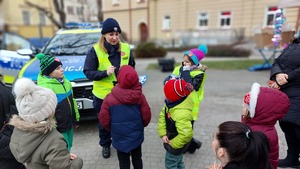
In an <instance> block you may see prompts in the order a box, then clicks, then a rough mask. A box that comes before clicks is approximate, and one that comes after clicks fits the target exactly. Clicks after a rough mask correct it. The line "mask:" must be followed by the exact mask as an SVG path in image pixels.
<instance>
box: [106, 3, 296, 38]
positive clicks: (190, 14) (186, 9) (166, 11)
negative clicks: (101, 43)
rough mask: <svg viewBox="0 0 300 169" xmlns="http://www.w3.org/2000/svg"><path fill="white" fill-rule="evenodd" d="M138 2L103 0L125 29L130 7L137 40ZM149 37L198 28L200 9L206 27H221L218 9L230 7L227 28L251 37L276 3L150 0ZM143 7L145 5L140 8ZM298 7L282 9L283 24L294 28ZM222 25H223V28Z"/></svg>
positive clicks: (143, 12) (142, 14) (142, 15)
mask: <svg viewBox="0 0 300 169" xmlns="http://www.w3.org/2000/svg"><path fill="white" fill-rule="evenodd" d="M147 1H148V0H145V3H142V4H139V3H137V1H136V0H132V1H131V2H129V0H121V1H120V4H118V5H112V1H111V0H106V1H104V5H103V9H104V17H105V18H107V17H115V18H116V19H117V20H118V21H119V22H120V24H121V27H122V29H123V30H124V31H126V32H128V31H129V30H130V27H129V22H130V14H129V13H130V12H129V8H130V9H131V31H129V32H132V34H131V37H132V41H138V40H139V33H138V23H140V22H141V21H145V23H146V24H147V21H148V19H147V15H148V12H147V5H148V2H147ZM149 4H150V9H149V14H150V19H149V25H150V33H149V35H150V37H149V39H150V40H151V39H159V40H164V41H171V40H172V38H173V37H174V33H175V32H176V31H179V30H185V31H188V30H191V31H194V30H198V28H197V16H198V14H199V13H200V12H207V13H208V15H209V24H208V29H220V26H219V25H220V23H219V22H220V13H221V12H222V11H231V27H230V29H237V30H241V29H243V30H244V33H245V36H246V37H252V36H253V35H254V33H255V32H256V31H257V30H261V29H263V28H265V27H266V23H265V22H266V13H267V10H268V7H271V6H277V4H278V1H275V0H248V1H245V0H213V1H208V0H180V1H179V0H150V3H149ZM143 7H144V8H143ZM297 13H298V9H297V8H287V9H284V14H285V16H286V18H287V20H286V25H287V26H286V28H290V27H292V28H293V30H294V27H295V23H296V19H297ZM166 15H169V16H170V17H171V29H170V30H167V31H166V30H162V25H163V18H164V16H166ZM223 29H224V28H223Z"/></svg>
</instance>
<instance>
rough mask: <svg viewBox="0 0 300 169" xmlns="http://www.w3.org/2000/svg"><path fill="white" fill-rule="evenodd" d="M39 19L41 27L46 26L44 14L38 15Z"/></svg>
mask: <svg viewBox="0 0 300 169" xmlns="http://www.w3.org/2000/svg"><path fill="white" fill-rule="evenodd" d="M39 19H40V24H41V25H46V15H45V13H44V12H40V13H39Z"/></svg>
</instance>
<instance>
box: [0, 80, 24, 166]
mask: <svg viewBox="0 0 300 169" xmlns="http://www.w3.org/2000/svg"><path fill="white" fill-rule="evenodd" d="M17 113H18V112H17V109H16V107H15V99H14V96H13V95H12V93H11V91H10V90H9V89H8V88H7V87H6V86H5V84H4V83H2V81H1V80H0V127H1V128H2V129H1V132H0V154H1V155H0V168H13V169H25V166H24V165H23V164H21V163H19V162H18V161H17V160H16V159H15V157H14V156H13V154H12V153H11V151H10V148H9V142H10V137H11V135H12V132H13V129H14V127H13V126H11V125H8V124H7V123H8V120H9V118H10V117H11V115H12V114H17Z"/></svg>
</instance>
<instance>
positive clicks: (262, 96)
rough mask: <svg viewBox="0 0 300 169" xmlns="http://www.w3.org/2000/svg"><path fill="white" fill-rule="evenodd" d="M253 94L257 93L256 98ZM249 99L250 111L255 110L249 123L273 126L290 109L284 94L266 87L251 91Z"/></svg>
mask: <svg viewBox="0 0 300 169" xmlns="http://www.w3.org/2000/svg"><path fill="white" fill-rule="evenodd" d="M253 90H257V92H253ZM253 93H257V96H254V94H253ZM251 95H252V96H251ZM250 98H251V99H250V109H251V108H253V109H254V110H255V111H254V114H253V117H251V119H250V121H251V123H256V124H271V125H274V124H275V123H276V121H277V120H279V119H282V118H283V117H284V116H285V114H286V113H287V111H288V109H289V107H290V101H289V98H288V96H287V95H286V94H285V93H283V92H281V91H279V90H276V89H272V88H268V87H259V88H257V89H251V93H250ZM253 98H254V99H253ZM255 99H256V100H255ZM250 111H251V110H250Z"/></svg>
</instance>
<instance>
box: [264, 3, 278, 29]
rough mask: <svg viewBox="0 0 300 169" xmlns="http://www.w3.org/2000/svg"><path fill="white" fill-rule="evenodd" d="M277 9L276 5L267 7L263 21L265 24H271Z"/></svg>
mask: <svg viewBox="0 0 300 169" xmlns="http://www.w3.org/2000/svg"><path fill="white" fill-rule="evenodd" d="M277 9H278V8H277V7H269V8H268V10H267V16H266V22H265V24H266V26H273V24H274V20H275V17H276V11H277Z"/></svg>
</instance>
